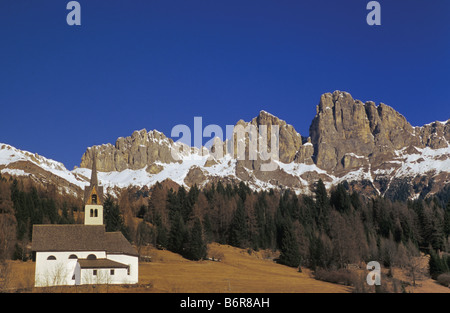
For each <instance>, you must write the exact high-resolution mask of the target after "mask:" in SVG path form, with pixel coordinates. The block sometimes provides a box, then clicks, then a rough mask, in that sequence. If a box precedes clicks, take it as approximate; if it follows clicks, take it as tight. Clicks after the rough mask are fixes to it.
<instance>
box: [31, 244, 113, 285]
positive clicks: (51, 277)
mask: <svg viewBox="0 0 450 313" xmlns="http://www.w3.org/2000/svg"><path fill="white" fill-rule="evenodd" d="M72 254H74V255H76V256H77V257H78V258H83V259H85V258H87V257H88V255H90V254H94V255H95V256H96V257H97V258H106V253H105V251H60V252H36V271H35V279H34V282H35V283H34V285H35V286H36V287H44V286H61V285H75V282H76V277H75V279H72V278H73V277H74V275H75V268H76V265H77V259H69V256H70V255H72ZM49 257H50V260H49V259H48V258H49ZM53 258H54V259H53Z"/></svg>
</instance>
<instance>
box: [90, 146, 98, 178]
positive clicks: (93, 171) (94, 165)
mask: <svg viewBox="0 0 450 313" xmlns="http://www.w3.org/2000/svg"><path fill="white" fill-rule="evenodd" d="M93 149H94V151H93V157H92V173H91V187H93V186H97V185H98V178H97V161H96V159H95V158H96V151H95V148H93Z"/></svg>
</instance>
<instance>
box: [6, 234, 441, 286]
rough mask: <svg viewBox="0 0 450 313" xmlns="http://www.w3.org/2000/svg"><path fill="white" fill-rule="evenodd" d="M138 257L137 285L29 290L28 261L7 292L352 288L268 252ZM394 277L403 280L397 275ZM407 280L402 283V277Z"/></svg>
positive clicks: (215, 249) (214, 249) (213, 249)
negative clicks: (144, 259) (286, 263)
mask: <svg viewBox="0 0 450 313" xmlns="http://www.w3.org/2000/svg"><path fill="white" fill-rule="evenodd" d="M142 254H145V255H147V256H150V257H151V260H152V261H151V262H141V263H140V265H139V284H138V285H131V286H115V285H114V286H113V285H109V286H105V285H98V286H95V287H93V286H78V287H52V288H34V287H33V284H34V266H35V264H34V263H33V262H31V261H29V262H19V261H14V262H11V263H10V270H9V272H10V278H9V279H8V284H7V286H6V287H7V288H6V291H11V292H14V291H19V292H20V291H22V292H112V293H128V292H133V293H141V292H146V293H348V292H352V291H353V289H352V288H351V287H347V286H343V285H339V284H332V283H327V282H323V281H319V280H316V279H314V277H313V275H312V273H311V271H310V270H309V269H305V268H303V269H302V272H298V270H297V269H295V268H290V267H287V266H284V265H280V264H277V263H275V262H274V261H273V260H272V258H273V257H274V255H273V254H272V253H271V252H269V251H259V252H254V251H253V252H251V253H249V252H248V251H247V250H245V249H238V248H234V247H231V246H227V245H219V244H215V243H213V244H210V245H209V252H208V255H209V256H215V258H220V259H221V260H220V262H217V261H210V260H203V261H190V260H187V259H184V258H182V257H181V256H179V255H178V254H174V253H172V252H170V251H166V250H157V249H155V248H153V247H146V248H145V249H144V250H143V251H142ZM396 275H398V276H401V275H403V274H402V273H401V272H400V271H396ZM405 279H407V278H405ZM407 291H408V292H415V293H419V292H426V293H429V292H433V293H434V292H450V288H447V287H444V286H441V285H439V284H437V283H436V282H434V281H433V280H431V279H421V280H420V281H418V286H416V287H414V288H413V287H410V288H409V289H408V290H407Z"/></svg>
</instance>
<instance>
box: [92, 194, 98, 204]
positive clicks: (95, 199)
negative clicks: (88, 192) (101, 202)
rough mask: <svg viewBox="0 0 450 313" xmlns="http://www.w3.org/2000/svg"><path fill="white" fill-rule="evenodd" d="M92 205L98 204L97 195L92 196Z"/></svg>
mask: <svg viewBox="0 0 450 313" xmlns="http://www.w3.org/2000/svg"><path fill="white" fill-rule="evenodd" d="M92 204H97V195H96V194H93V195H92Z"/></svg>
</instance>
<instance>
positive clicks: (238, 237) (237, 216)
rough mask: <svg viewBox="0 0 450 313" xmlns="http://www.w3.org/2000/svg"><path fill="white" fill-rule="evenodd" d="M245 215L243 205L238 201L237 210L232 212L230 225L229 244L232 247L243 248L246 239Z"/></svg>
mask: <svg viewBox="0 0 450 313" xmlns="http://www.w3.org/2000/svg"><path fill="white" fill-rule="evenodd" d="M245 215H246V214H245V206H244V203H243V202H242V200H240V199H239V200H238V203H237V209H236V211H235V212H234V216H233V220H232V221H231V224H230V232H229V244H230V245H232V246H235V247H239V248H245V244H246V238H247V236H246V235H247V222H246V216H245Z"/></svg>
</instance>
